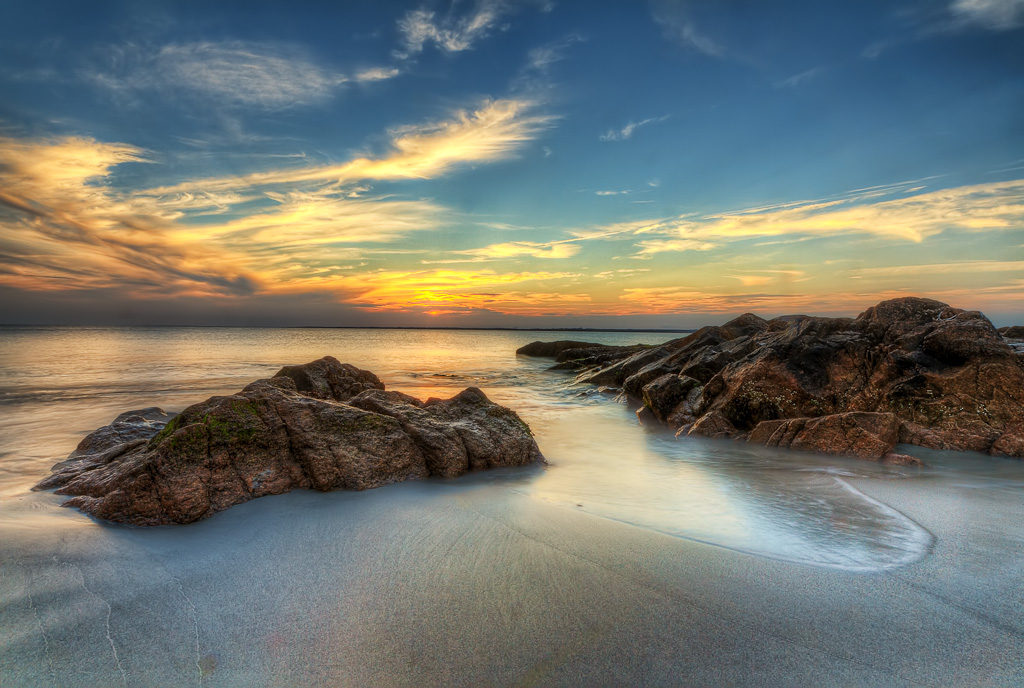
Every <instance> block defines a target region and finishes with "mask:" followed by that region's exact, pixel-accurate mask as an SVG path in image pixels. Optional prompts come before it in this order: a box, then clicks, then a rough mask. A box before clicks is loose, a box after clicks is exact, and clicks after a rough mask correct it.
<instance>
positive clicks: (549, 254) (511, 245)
mask: <svg viewBox="0 0 1024 688" xmlns="http://www.w3.org/2000/svg"><path fill="white" fill-rule="evenodd" d="M575 241H576V240H575V239H564V240H561V241H549V242H544V243H537V242H533V241H509V242H505V243H501V244H491V245H490V246H485V247H483V248H474V249H469V250H466V251H457V253H459V254H463V255H471V256H477V257H479V258H483V259H494V258H518V257H520V256H531V257H533V258H571V257H572V256H575V255H576V254H577V253H579V251H580V247H579V244H577V243H575Z"/></svg>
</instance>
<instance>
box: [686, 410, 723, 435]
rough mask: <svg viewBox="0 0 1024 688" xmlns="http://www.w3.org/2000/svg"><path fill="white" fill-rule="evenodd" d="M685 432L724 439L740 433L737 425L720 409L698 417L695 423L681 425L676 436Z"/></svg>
mask: <svg viewBox="0 0 1024 688" xmlns="http://www.w3.org/2000/svg"><path fill="white" fill-rule="evenodd" d="M683 434H686V435H702V436H704V437H713V438H719V439H724V438H729V437H736V436H737V434H738V433H737V432H736V428H735V426H733V424H732V423H730V422H729V419H728V418H726V417H725V416H723V415H722V414H721V413H719V412H718V411H711V412H710V413H705V414H704V415H703V416H701V417H700V418H699V419H697V422H696V423H694V424H693V425H689V426H686V425H684V426H683V427H681V428H680V429H679V431H678V432H677V433H676V436H677V437H678V436H679V435H683Z"/></svg>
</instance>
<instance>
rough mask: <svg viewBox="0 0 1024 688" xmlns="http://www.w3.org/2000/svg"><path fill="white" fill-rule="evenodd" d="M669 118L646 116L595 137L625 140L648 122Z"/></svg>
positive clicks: (657, 121)
mask: <svg viewBox="0 0 1024 688" xmlns="http://www.w3.org/2000/svg"><path fill="white" fill-rule="evenodd" d="M668 118H669V115H662V116H661V117H648V118H647V119H644V120H640V121H639V122H632V121H631V122H629V123H628V124H627V125H626V126H624V127H622V128H621V129H609V130H608V131H606V132H605V133H603V134H601V135H600V136H598V137H597V138H598V139H599V140H601V141H625V140H627V139H629V138H631V137H632V136H633V132H634V131H636V130H637V129H639V128H640V127H643V126H646V125H648V124H657V123H659V122H664V121H665V120H667V119H668Z"/></svg>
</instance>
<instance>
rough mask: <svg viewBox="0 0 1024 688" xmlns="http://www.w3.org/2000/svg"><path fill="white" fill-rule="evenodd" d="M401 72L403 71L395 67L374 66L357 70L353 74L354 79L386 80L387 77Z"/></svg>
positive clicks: (390, 77) (361, 80)
mask: <svg viewBox="0 0 1024 688" xmlns="http://www.w3.org/2000/svg"><path fill="white" fill-rule="evenodd" d="M399 74H401V71H400V70H399V69H397V68H395V67H374V68H372V69H365V70H363V71H361V72H357V73H356V74H355V76H353V80H355V81H360V82H365V81H384V80H385V79H392V78H394V77H396V76H398V75H399Z"/></svg>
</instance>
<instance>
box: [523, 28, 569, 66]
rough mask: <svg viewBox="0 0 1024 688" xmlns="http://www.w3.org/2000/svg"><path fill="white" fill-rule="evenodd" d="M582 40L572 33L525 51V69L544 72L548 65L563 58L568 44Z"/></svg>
mask: <svg viewBox="0 0 1024 688" xmlns="http://www.w3.org/2000/svg"><path fill="white" fill-rule="evenodd" d="M582 41H583V37H582V36H580V35H579V34H575V33H573V34H569V35H568V36H566V37H565V38H562V39H560V40H557V41H553V42H551V43H548V44H546V45H542V46H539V47H537V48H533V49H531V50H530V52H529V53H527V63H526V66H527V69H531V70H535V71H538V72H546V71H547V69H548V67H550V66H551V65H553V64H555V63H556V62H561V61H562V60H564V59H565V52H566V50H568V49H569V47H570V46H572V45H575V44H576V43H580V42H582Z"/></svg>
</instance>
